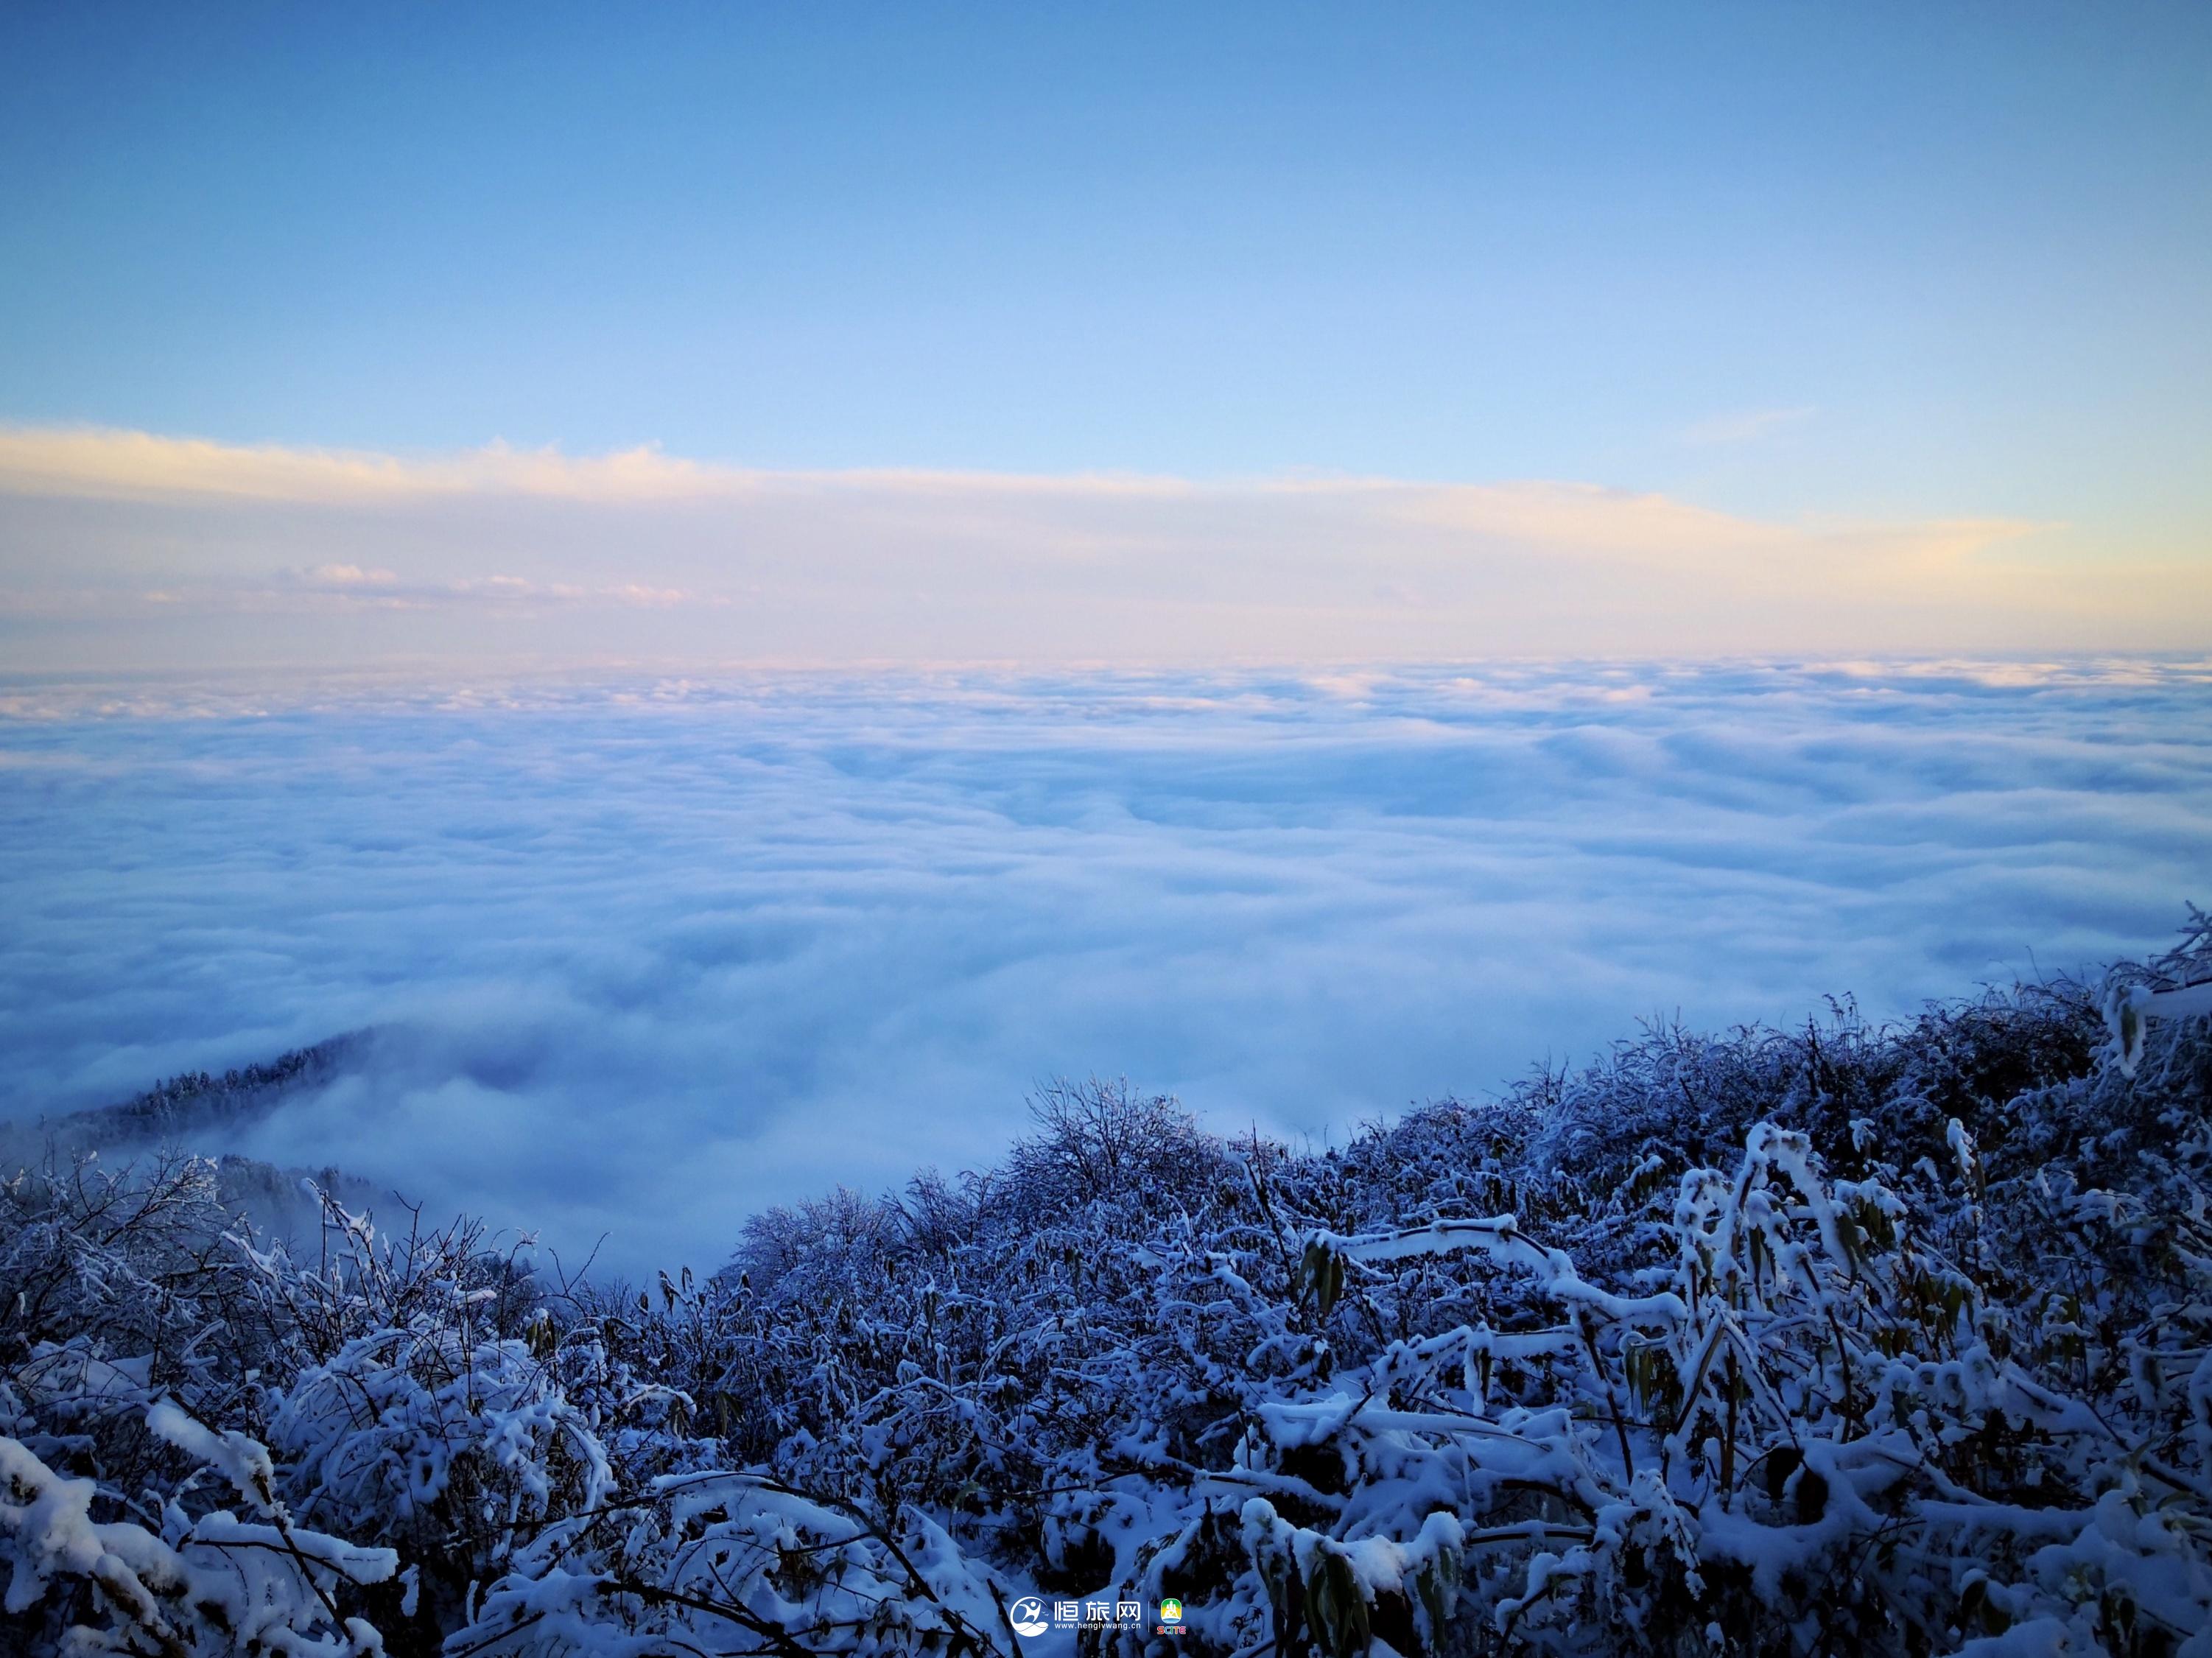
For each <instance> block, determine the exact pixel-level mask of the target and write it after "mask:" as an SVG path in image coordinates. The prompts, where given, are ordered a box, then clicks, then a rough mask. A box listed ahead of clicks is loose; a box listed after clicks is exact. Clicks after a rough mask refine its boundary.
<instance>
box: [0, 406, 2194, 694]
mask: <svg viewBox="0 0 2212 1658" xmlns="http://www.w3.org/2000/svg"><path fill="white" fill-rule="evenodd" d="M1766 418H1767V417H1766V416H1759V419H1761V420H1765V419H1766ZM2208 637H2212V569H2208V567H2207V566H2206V564H2205V563H2204V562H2203V560H2202V559H2197V560H2193V561H2191V560H2187V559H2168V560H2166V561H2165V562H2146V561H2144V560H2142V559H2140V558H2138V559H2136V560H2134V561H2133V562H2128V561H2124V560H2120V559H2117V558H2115V557H2112V556H2108V555H2100V554H2097V553H2095V552H2094V551H2093V550H2083V549H2082V548H2081V547H2080V546H2078V545H2076V544H2074V542H2073V541H2071V540H2070V539H2069V537H2067V535H2066V534H2065V532H2064V531H2063V526H2053V525H2034V524H2028V523H2024V522H2020V521H2017V520H2015V519H2008V518H2005V517H2002V516H2001V515H1986V514H1984V515H1972V514H1968V515H1962V516H1959V517H1955V518H1943V519H1911V520H1899V521H1893V522H1840V521H1824V520H1818V519H1800V520H1790V521H1778V520H1769V519H1757V518H1751V517H1746V516H1742V515H1741V514H1735V513H1724V512H1720V511H1717V510H1714V509H1712V508H1711V507H1703V506H1699V505H1698V504H1696V503H1694V502H1691V501H1683V500H1679V499H1676V498H1674V497H1672V496H1668V495H1662V494H1656V493H1652V492H1649V491H1632V490H1623V489H1609V488H1603V487H1600V486H1597V485H1595V484H1589V483H1577V482H1561V481H1544V480H1533V481H1518V482H1511V481H1509V482H1501V483H1425V482H1420V481H1409V480H1400V479H1389V478H1370V477H1336V476H1306V475H1298V476H1285V477H1269V478H1258V479H1241V480H1239V479H1229V480H1217V481H1207V482H1200V481H1193V480H1188V479H1182V478H1174V477H1124V476H1109V475H1095V476H1094V475H1070V476H1061V477H1050V476H1022V475H1010V474H993V473H978V472H926V471H896V470H878V471H766V470H760V469H747V468H742V467H733V466H726V465H716V464H712V463H708V462H703V461H697V460H690V459H681V458H678V457H673V456H670V455H666V454H664V453H661V452H659V451H657V450H653V449H638V450H633V451H629V452H624V453H619V454H612V455H605V456H599V457H574V456H568V455H564V454H562V453H560V452H554V451H532V452H522V451H516V450H512V449H507V448H504V447H499V446H494V447H491V448H487V449H483V450H478V451H474V452H468V453H464V454H455V455H444V456H418V457H401V456H392V455H384V454H375V453H367V452H334V451H320V450H307V449H298V448H285V447H276V446H262V447H252V446H235V445H223V444H217V443H211V442H205V441H200V440H185V439H178V438H170V437H162V436H157V435H154V434H147V433H141V432H121V431H111V430H100V429H92V430H54V429H17V430H13V431H0V642H4V643H5V645H6V646H7V648H8V650H9V656H10V658H11V659H13V660H15V662H17V663H18V664H20V665H23V666H27V667H34V668H45V669H59V670H82V669H86V668H115V667H120V666H125V665H173V666H192V667H207V666H210V665H219V664H228V665H270V664H291V665H304V664H310V663H312V664H319V665H331V664H345V663H355V664H372V663H379V662H388V661H392V660H398V659H405V660H425V659H427V660H432V661H441V660H442V661H446V662H448V663H455V664H465V663H474V664H478V665H481V664H483V663H485V662H488V661H493V660H501V659H511V660H513V661H520V660H532V661H538V662H541V663H542V662H549V661H557V662H579V661H601V662H604V661H607V660H609V659H625V660H631V661H641V660H651V661H654V662H660V663H667V662H673V661H678V660H683V661H690V662H720V663H731V662H750V663H766V662H781V663H792V662H799V663H811V664H818V665H831V664H844V665H850V664H855V663H862V662H870V663H882V662H908V663H911V662H921V661H946V660H963V661H1000V662H1026V663H1038V664H1046V663H1054V664H1073V663H1102V662H1103V663H1114V664H1122V665H1133V664H1139V663H1142V664H1183V665H1188V664H1195V663H1206V662H1220V661H1237V660H1243V661H1260V660H1270V661H1280V660H1308V661H1313V660H1341V659H1353V658H1356V659H1365V660H1398V661H1408V660H1423V659H1428V660H1433V659H1465V658H1467V657H1468V656H1470V655H1498V654H1507V655H1516V656H1524V655H1531V654H1561V653H1565V654H1571V655H1577V656H1581V655H1588V654H1592V653H1598V654H1609V653H1620V654H1633V655H1650V654H1696V653H1768V652H1772V651H1777V650H1787V651H1793V652H1820V653H1833V652H1837V651H1847V652H1861V651H1882V652H1897V651H1903V650H1927V651H1955V650H1961V649H1965V650H1978V651H2012V650H2022V649H2027V650H2039V651H2040V650H2051V649H2074V650H2078V649H2090V648H2146V649H2148V648H2156V649H2183V648H2192V647H2194V648H2201V647H2203V644H2204V642H2205V641H2206V640H2207V638H2208Z"/></svg>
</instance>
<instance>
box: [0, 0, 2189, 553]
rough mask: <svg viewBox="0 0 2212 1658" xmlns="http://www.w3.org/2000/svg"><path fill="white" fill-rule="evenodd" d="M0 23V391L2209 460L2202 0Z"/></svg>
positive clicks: (1645, 451) (1728, 495) (677, 421)
mask: <svg viewBox="0 0 2212 1658" xmlns="http://www.w3.org/2000/svg"><path fill="white" fill-rule="evenodd" d="M0 27H4V37H0V38H4V40H5V43H6V44H5V50H4V52H0V154H4V167H5V194H6V198H7V202H8V206H7V210H6V211H5V213H4V215H0V271H4V273H5V275H4V276H0V282H4V284H5V287H4V296H5V303H4V307H0V361H5V362H6V363H7V364H8V368H7V372H6V373H5V374H4V375H0V419H4V420H7V421H9V422H15V423H19V424H22V423H49V422H97V423H101V424H110V425H122V426H131V427H140V428H148V429H152V430H156V431H162V432H174V433H192V434H203V435H208V436H215V437H220V438H224V439H228V440H273V441H281V442H286V443H313V444H330V445H349V446H364V447H375V448H386V449H392V448H397V449H403V450H404V449H419V448H441V447H450V446H464V445H471V444H476V443H480V442H483V441H484V440H487V439H489V438H492V437H501V438H505V439H507V440H510V441H513V442H515V443H519V444H538V443H544V442H558V443H560V444H562V445H563V446H568V447H571V448H578V449H586V450H590V449H599V448H605V447H611V446H625V445H629V444H632V443H635V442H639V441H641V440H659V441H661V442H663V443H665V444H666V445H667V446H669V447H670V448H671V450H672V451H676V452H684V453H689V454H700V455H707V456H712V457H714V458H718V459H738V460H743V461H747V462H753V463H759V464H765V465H854V464H885V463H890V464H906V465H930V466H988V467H994V468H1010V469H1022V470H1066V469H1071V468H1094V467H1104V468H1132V469H1142V470H1148V471H1173V472H1178V473H1182V474H1187V475H1196V476H1218V475H1221V474H1225V473H1242V472H1250V471H1275V470H1279V469H1282V468H1285V467H1294V466H1317V467H1325V468H1333V469H1346V470H1352V471H1378V472H1387V473H1389V474H1392V475H1395V476H1399V477H1407V476H1416V477H1442V478H1463V477H1518V476H1545V477H1592V478H1598V479H1601V480H1603V481H1606V482H1608V483H1625V484H1629V485H1632V486H1637V487H1654V488H1661V487H1664V488H1674V489H1701V490H1702V492H1703V495H1704V498H1705V499H1707V500H1709V501H1712V502H1713V504H1716V505H1720V506H1724V507H1729V508H1730V509H1732V510H1747V511H1776V510H1796V509H1802V508H1815V509H1817V508H1820V507H1831V508H1833V509H1838V510H1856V509H1861V508H1879V509H1882V510H1895V511H1926V510H1943V509H1945V508H1946V507H1955V506H1957V505H1958V504H1959V502H1960V500H1961V499H1971V501H1972V504H1973V506H1974V507H1975V509H1976V510H1979V511H1990V512H2008V513H2024V514H2032V515H2045V516H2048V515H2051V514H2052V513H2060V514H2064V513H2078V512H2080V511H2081V510H2083V509H2084V508H2085V507H2087V506H2088V505H2090V504H2091V503H2089V502H2087V501H2085V500H2084V499H2083V496H2084V495H2085V494H2086V495H2093V496H2097V497H2099V498H2100V500H2099V502H2098V504H2100V505H2101V504H2104V503H2106V502H2109V504H2110V505H2111V506H2112V507H2113V508H2115V509H2118V508H2119V507H2123V506H2124V505H2127V504H2129V503H2130V501H2132V503H2133V504H2134V505H2135V506H2138V507H2150V508H2153V509H2155V508H2156V507H2158V506H2159V505H2160V501H2161V498H2162V499H2163V503H2164V504H2165V505H2166V507H2169V508H2179V507H2183V506H2184V505H2185V503H2186V504H2191V505H2193V504H2194V503H2196V502H2197V501H2198V500H2199V499H2200V497H2198V496H2197V495H2196V494H2195V492H2194V491H2195V485H2194V481H2193V480H2192V479H2191V478H2188V477H2180V476H2177V474H2178V473H2187V472H2192V471H2195V470H2196V469H2195V468H2194V466H2193V465H2192V464H2191V463H2192V462H2193V460H2194V459H2197V458H2199V457H2201V453H2202V446H2203V443H2204V441H2205V440H2206V439H2207V436H2208V428H2207V421H2206V410H2207V403H2208V398H2207V394H2206V392H2205V389H2204V388H2205V386H2206V385H2207V384H2208V382H2212V113H2209V112H2212V8H2208V7H2206V6H2203V5H2201V4H2193V5H2186V6H2176V7H2172V8H2161V7H2154V6H2132V7H2094V8H2093V7H2089V6H2084V5H2067V6H2060V7H2046V6H2033V5H2004V6H1996V5H1989V6H1952V5H1945V6H1927V5H1920V4H1913V5H1899V6H1884V5H1866V4H1852V5H1836V6H1809V5H1779V4H1759V5H1749V6H1742V7H1705V6H1697V7H1684V6H1672V5H1652V6H1643V5H1636V6H1631V5H1620V6H1611V7H1602V8H1591V9H1580V10H1576V9H1551V8H1539V7H1534V6H1525V7H1512V8H1482V7H1467V6H1452V7H1442V8H1435V9H1427V8H1416V7H1410V6H1389V5H1380V6H1358V7H1353V6H1342V7H1328V8H1320V7H1296V6H1281V5H1266V6H1255V7H1235V6H1226V5H1218V6H1217V5H1207V6H1181V5H1177V6H1142V5H1115V6H1111V7H1084V8H1075V7H1003V8H1001V7H984V6H925V5H916V6H902V7H891V6H881V7H875V6H859V5H823V6H797V5H792V6H710V7H685V6H654V7H628V6H625V7H605V8H574V7H557V6H539V5H532V6H526V7H525V6H495V5H485V6H434V7H433V6H426V7H404V6H385V5H377V6H357V7H339V6H319V5H295V6H271V7H254V6H219V5H218V6H207V7H200V6H191V7H179V6H172V5H166V4H163V5H147V6H136V7H126V6H113V5H99V4H94V5H89V6H76V5H67V6H64V5H29V6H26V5H17V6H14V7H11V8H9V11H8V15H7V21H6V22H5V24H4V26H0ZM1780 410H1788V411H1799V410H1811V411H1813V412H1812V413H1810V414H1809V415H1794V416H1792V418H1791V419H1790V420H1788V421H1777V422H1775V423H1774V425H1773V427H1772V428H1771V430H1770V431H1769V433H1768V435H1767V438H1766V440H1764V441H1758V442H1739V443H1715V442H1706V443H1697V442H1685V441H1683V440H1682V436H1683V434H1684V433H1685V432H1686V431H1694V430H1695V429H1696V428H1699V427H1700V425H1701V423H1703V422H1716V421H1718V422H1722V424H1721V426H1720V427H1718V428H1713V430H1717V431H1721V432H1725V431H1726V430H1727V429H1728V427H1727V422H1729V421H1730V420H1733V419H1735V418H1737V417H1740V416H1747V415H1752V414H1755V413H1758V412H1759V411H1780ZM1712 434H1713V432H1712V430H1709V431H1708V432H1707V433H1706V435H1708V436H1710V435H1712ZM2146 492H2148V495H2149V496H2150V497H2151V499H2149V500H2145V499H2144V498H2143V497H2144V495H2145V493H2146Z"/></svg>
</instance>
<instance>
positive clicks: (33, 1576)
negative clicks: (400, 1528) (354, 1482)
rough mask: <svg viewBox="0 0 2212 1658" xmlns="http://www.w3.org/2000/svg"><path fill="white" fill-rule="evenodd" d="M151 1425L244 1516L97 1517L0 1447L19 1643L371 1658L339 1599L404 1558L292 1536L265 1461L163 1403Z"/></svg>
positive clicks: (46, 1472)
mask: <svg viewBox="0 0 2212 1658" xmlns="http://www.w3.org/2000/svg"><path fill="white" fill-rule="evenodd" d="M146 1421H147V1425H148V1426H149V1428H150V1429H151V1430H152V1431H153V1433H154V1434H155V1436H158V1437H159V1438H161V1439H162V1440H164V1441H166V1442H168V1443H170V1444H171V1445H173V1446H175V1447H176V1448H178V1449H179V1450H181V1451H183V1452H184V1453H185V1454H186V1455H188V1456H190V1457H191V1458H192V1459H193V1460H194V1461H197V1462H198V1463H200V1464H201V1465H203V1466H204V1467H205V1468H207V1469H208V1470H210V1471H212V1472H213V1473H216V1475H218V1476H219V1477H220V1478H221V1479H223V1480H224V1481H225V1483H227V1484H228V1485H229V1486H230V1487H231V1500H232V1501H234V1502H235V1503H237V1504H238V1505H239V1506H240V1507H241V1508H243V1509H245V1510H246V1514H245V1516H243V1517H241V1516H240V1515H239V1514H237V1513H234V1512H233V1511H232V1509H230V1508H228V1507H211V1508H207V1509H204V1510H203V1511H201V1512H200V1513H198V1514H197V1515H187V1514H186V1513H185V1509H184V1508H183V1507H182V1506H181V1505H180V1503H179V1502H177V1501H175V1500H172V1501H170V1502H169V1503H165V1504H164V1505H163V1506H162V1509H161V1514H160V1516H159V1521H158V1525H157V1526H156V1527H151V1528H149V1527H147V1526H145V1525H142V1524H140V1523H138V1522H137V1521H132V1520H114V1521H97V1520H95V1519H94V1517H93V1508H94V1501H95V1499H96V1498H97V1497H99V1495H100V1491H99V1487H98V1486H97V1485H96V1484H95V1483H94V1481H92V1480H89V1479H68V1478H65V1477H64V1476H63V1475H60V1474H57V1473H54V1471H53V1470H52V1469H51V1468H49V1467H46V1464H45V1463H43V1462H41V1461H40V1460H39V1459H38V1457H36V1456H35V1455H33V1454H32V1453H31V1451H30V1450H29V1449H27V1448H26V1447H25V1446H24V1445H23V1444H22V1443H21V1442H20V1441H18V1440H15V1439H9V1438H0V1558H4V1559H5V1560H6V1562H7V1564H8V1566H9V1582H8V1589H7V1598H6V1602H5V1605H6V1609H7V1612H8V1614H9V1618H10V1619H11V1620H14V1623H15V1629H16V1630H17V1631H18V1632H19V1633H23V1634H27V1635H32V1636H33V1637H34V1638H36V1639H37V1640H38V1641H39V1643H40V1645H41V1646H43V1647H44V1648H45V1649H47V1650H50V1651H56V1652H62V1653H67V1654H71V1655H78V1654H81V1655H85V1658H90V1655H94V1654H116V1655H126V1654H127V1655H134V1658H137V1655H155V1654H158V1655H161V1658H219V1655H228V1654H235V1653H267V1654H270V1655H272V1658H368V1655H371V1654H380V1653H381V1652H382V1651H383V1650H384V1645H383V1641H382V1639H381V1637H380V1636H379V1634H378V1633H377V1631H376V1630H375V1628H374V1626H373V1625H370V1624H369V1623H368V1622H367V1621H366V1620H364V1619H360V1618H356V1617H347V1616H345V1615H344V1614H343V1611H342V1610H341V1606H340V1596H341V1594H343V1593H344V1592H345V1591H348V1590H355V1589H359V1588H363V1587H366V1586H367V1585H369V1584H373V1583H380V1582H385V1581H386V1580H387V1579H389V1578H390V1577H391V1576H392V1574H393V1572H394V1570H396V1569H397V1566H398V1558H397V1557H396V1556H395V1555H394V1554H393V1553H392V1551H390V1550H388V1549H365V1548H362V1547H359V1546H356V1545H354V1544H351V1543H347V1542H344V1541H342V1540H339V1539H337V1538H334V1537H329V1536H325V1535H324V1534H323V1533H319V1532H314V1531H310V1530H307V1529H305V1528H303V1527H297V1526H295V1525H294V1524H293V1523H292V1520H291V1516H290V1515H289V1514H288V1513H287V1511H286V1509H285V1506H284V1504H283V1503H281V1502H279V1501H278V1500H277V1498H276V1494H275V1474H274V1470H273V1467H272V1465H271V1463H270V1458H269V1453H268V1451H267V1450H266V1449H265V1448H264V1447H262V1446H261V1445H258V1444H257V1443H255V1442H253V1441H252V1440H251V1439H248V1438H246V1436H244V1435H243V1434H240V1433H238V1432H236V1431H235V1430H232V1431H227V1432H224V1433H221V1434H217V1433H215V1432H211V1431H210V1430H208V1429H207V1428H205V1427H204V1426H203V1425H201V1424H199V1423H197V1422H195V1421H193V1420H192V1419H191V1418H190V1417H188V1416H186V1415H185V1413H184V1412H182V1411H180V1410H179V1409H178V1408H177V1407H176V1406H174V1405H173V1404H170V1403H168V1402H167V1401H166V1400H165V1401H163V1402H161V1403H160V1404H157V1405H155V1406H154V1407H153V1408H152V1409H151V1410H150V1411H149V1412H146Z"/></svg>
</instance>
